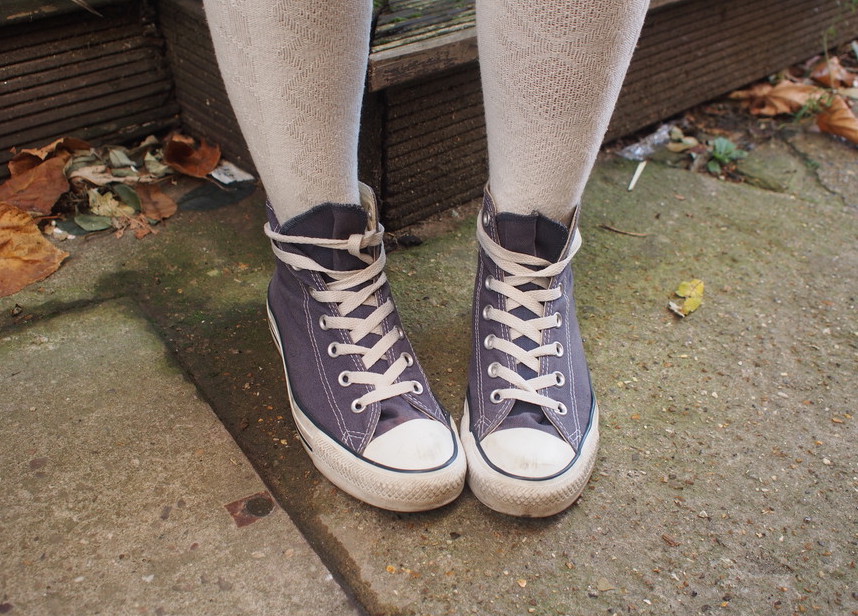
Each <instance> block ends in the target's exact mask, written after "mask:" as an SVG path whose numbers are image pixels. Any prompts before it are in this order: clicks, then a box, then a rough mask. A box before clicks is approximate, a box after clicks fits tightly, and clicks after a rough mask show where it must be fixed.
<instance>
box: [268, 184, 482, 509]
mask: <svg viewBox="0 0 858 616" xmlns="http://www.w3.org/2000/svg"><path fill="white" fill-rule="evenodd" d="M376 212H377V210H376V206H375V200H374V197H373V195H372V191H371V190H370V189H369V188H368V187H366V186H363V185H361V205H342V204H332V203H325V204H322V205H319V206H317V207H315V208H313V209H312V210H310V211H308V212H306V213H304V214H301V215H300V216H297V217H295V218H293V219H291V220H289V221H286V222H285V223H284V224H282V225H280V224H278V222H277V219H276V217H275V216H274V212H273V210H272V209H271V208H270V206H269V208H268V215H269V222H268V224H266V225H265V233H266V234H267V235H268V236H269V237H270V238H271V242H272V248H273V250H274V254H275V255H276V256H277V259H278V260H277V269H276V272H275V275H274V278H273V279H272V281H271V284H270V285H269V288H268V318H269V323H270V326H271V333H272V335H273V337H274V342H275V343H276V345H277V348H278V350H279V351H280V354H281V356H282V358H283V368H284V370H285V372H286V384H287V389H288V393H289V401H290V403H291V407H292V415H293V417H294V418H295V424H296V426H297V427H298V431H299V433H300V435H301V438H302V439H303V443H304V447H305V449H306V450H307V452H308V453H309V454H310V458H311V459H312V460H313V464H315V465H316V467H317V468H318V469H319V471H321V472H322V474H323V475H325V476H326V477H327V478H328V479H329V480H330V481H331V482H333V483H334V484H335V485H337V486H338V487H340V488H341V489H342V490H344V491H345V492H347V493H349V494H351V495H352V496H354V497H355V498H358V499H360V500H362V501H364V502H367V503H369V504H371V505H375V506H376V507H381V508H383V509H390V510H393V511H424V510H427V509H432V508H435V507H440V506H441V505H444V504H446V503H449V502H450V501H452V500H453V499H455V498H456V497H457V496H458V495H459V493H460V492H461V491H462V488H463V486H464V480H465V470H466V461H465V455H464V452H463V451H462V447H461V442H460V441H459V438H458V435H457V433H456V431H455V429H454V428H453V427H452V426H451V422H450V417H449V415H448V414H447V412H446V411H445V410H444V409H442V408H441V406H440V405H439V404H438V402H437V400H436V399H435V397H434V396H433V395H432V392H431V391H430V389H429V384H428V382H427V379H426V375H425V374H424V373H423V370H422V368H421V367H420V364H419V363H418V362H417V360H416V358H415V357H414V350H413V349H412V347H411V344H410V343H409V342H408V339H407V338H406V337H405V333H404V332H403V330H402V324H401V322H400V320H399V315H398V313H397V311H396V308H395V306H394V304H393V298H392V297H391V294H390V287H389V285H388V282H387V277H386V276H385V274H384V263H385V254H384V244H383V242H382V237H383V234H384V228H383V227H382V226H381V225H380V224H379V223H378V220H377V213H376Z"/></svg>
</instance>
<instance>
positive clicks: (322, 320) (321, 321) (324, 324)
mask: <svg viewBox="0 0 858 616" xmlns="http://www.w3.org/2000/svg"><path fill="white" fill-rule="evenodd" d="M319 327H320V328H322V329H323V330H325V331H327V330H329V329H331V328H330V327H329V326H328V320H327V318H325V315H324V314H323V315H322V316H320V317H319Z"/></svg>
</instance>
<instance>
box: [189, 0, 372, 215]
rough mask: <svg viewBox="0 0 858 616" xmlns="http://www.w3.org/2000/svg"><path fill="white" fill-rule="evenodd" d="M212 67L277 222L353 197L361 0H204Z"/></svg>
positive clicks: (365, 3) (364, 34)
mask: <svg viewBox="0 0 858 616" xmlns="http://www.w3.org/2000/svg"><path fill="white" fill-rule="evenodd" d="M205 10H206V17H207V19H208V22H209V27H210V29H211V34H212V40H213V42H214V47H215V52H216V54H217V59H218V64H219V66H220V70H221V75H222V76H223V80H224V82H225V84H226V89H227V93H228V94H229V99H230V102H231V103H232V107H233V110H234V111H235V115H236V117H237V118H238V121H239V124H240V125H241V130H242V133H243V134H244V138H245V140H246V141H247V144H248V146H249V148H250V152H251V155H252V156H253V162H254V164H255V165H256V169H257V171H258V172H259V175H260V178H261V179H262V183H263V184H264V185H265V190H266V192H267V194H268V198H269V199H270V201H271V204H272V206H273V207H274V211H275V213H276V214H277V217H278V219H279V221H280V222H284V221H285V220H287V219H289V218H292V217H293V216H296V215H298V214H300V213H302V212H304V211H306V210H307V209H309V208H311V207H313V206H315V205H318V204H320V203H324V202H333V203H358V200H359V196H358V178H357V147H358V131H359V128H360V107H361V97H362V95H363V87H364V79H365V75H366V62H367V56H368V53H369V35H370V32H369V30H370V23H371V19H372V2H371V1H370V0H205Z"/></svg>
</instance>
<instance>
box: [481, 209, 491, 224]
mask: <svg viewBox="0 0 858 616" xmlns="http://www.w3.org/2000/svg"><path fill="white" fill-rule="evenodd" d="M491 222H492V217H491V215H490V214H489V213H488V212H487V211H486V210H483V226H484V227H488V226H489V225H490V224H491Z"/></svg>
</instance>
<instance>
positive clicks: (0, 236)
mask: <svg viewBox="0 0 858 616" xmlns="http://www.w3.org/2000/svg"><path fill="white" fill-rule="evenodd" d="M67 256H69V254H68V253H67V252H64V251H62V250H59V249H58V248H57V247H55V246H54V245H53V244H51V243H50V242H49V241H48V240H46V239H45V238H44V237H43V236H42V233H41V232H40V231H39V228H38V227H37V226H36V223H34V222H33V219H32V218H31V217H30V215H29V214H26V213H24V212H22V211H21V210H19V209H18V208H17V207H15V206H13V205H9V204H8V203H2V202H0V271H2V272H3V275H2V276H0V297H6V296H7V295H12V294H13V293H16V292H18V291H20V290H21V289H23V288H24V287H26V286H27V285H28V284H31V283H33V282H37V281H39V280H42V279H44V278H47V277H48V276H50V275H51V274H53V273H54V272H55V271H56V270H57V268H58V267H59V266H60V263H62V261H63V259H65V258H66V257H67Z"/></svg>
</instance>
